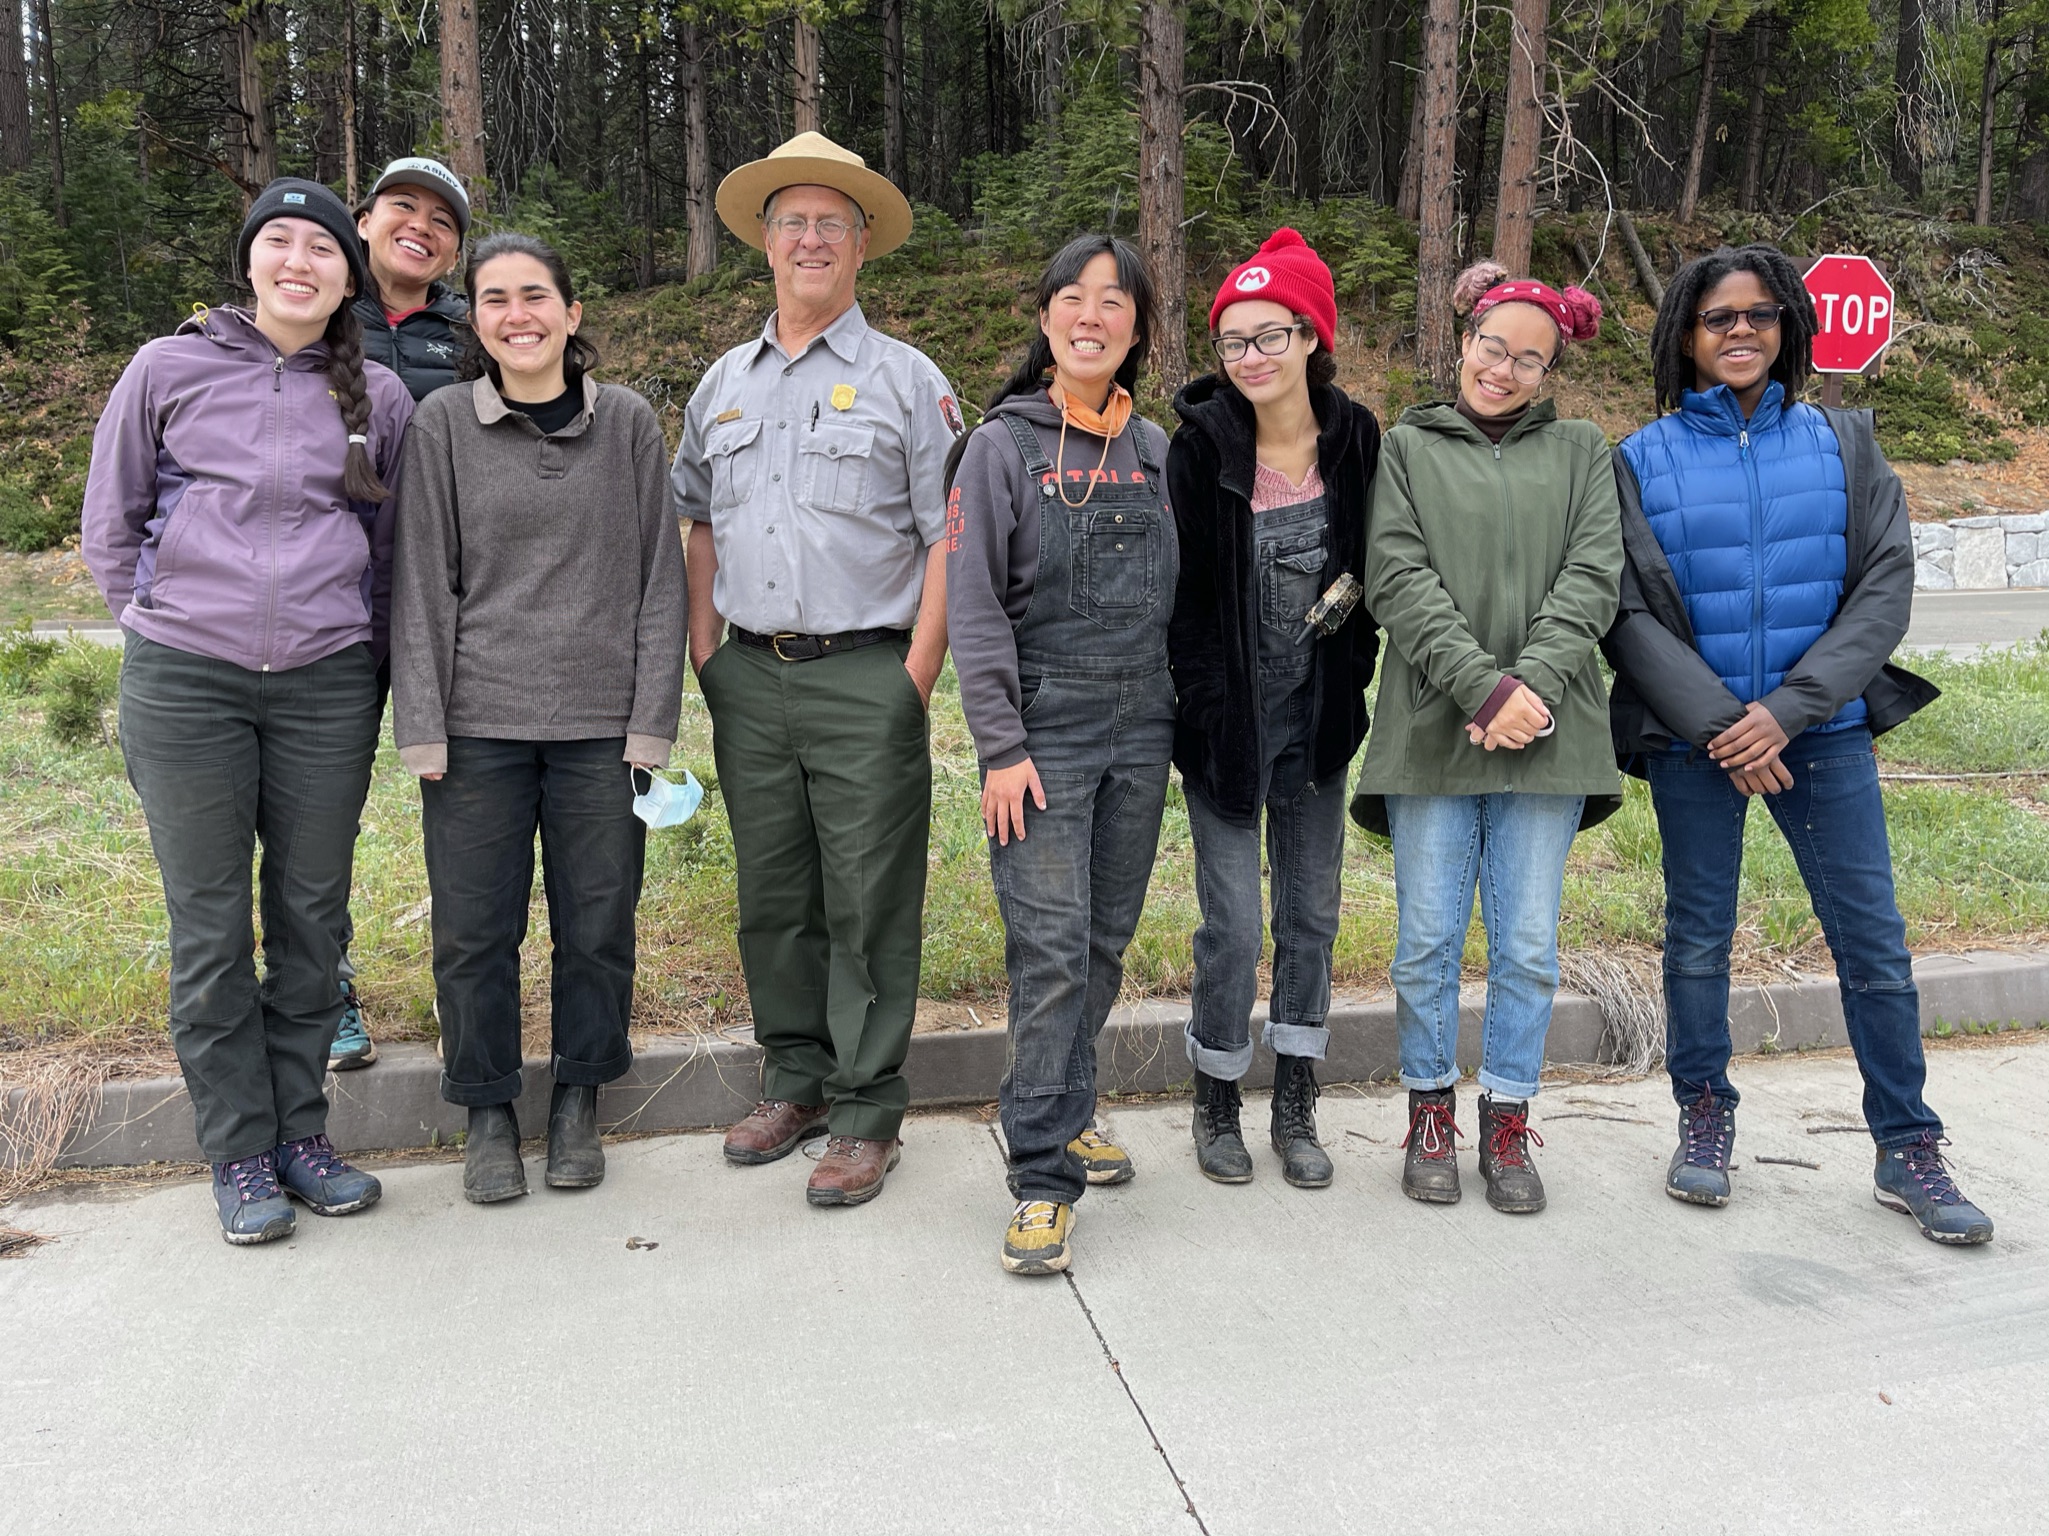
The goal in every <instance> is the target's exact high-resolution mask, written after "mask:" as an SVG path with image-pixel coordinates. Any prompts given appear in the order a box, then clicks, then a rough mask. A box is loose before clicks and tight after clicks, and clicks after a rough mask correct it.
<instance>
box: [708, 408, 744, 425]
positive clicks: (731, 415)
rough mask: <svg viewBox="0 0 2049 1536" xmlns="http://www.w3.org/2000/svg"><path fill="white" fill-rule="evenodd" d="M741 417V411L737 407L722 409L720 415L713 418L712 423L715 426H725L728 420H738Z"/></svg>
mask: <svg viewBox="0 0 2049 1536" xmlns="http://www.w3.org/2000/svg"><path fill="white" fill-rule="evenodd" d="M739 419H740V412H739V411H738V410H737V409H735V410H730V411H720V412H719V413H718V415H716V416H714V417H713V418H712V425H713V426H715V427H723V426H724V425H725V424H726V423H727V422H729V421H738V420H739Z"/></svg>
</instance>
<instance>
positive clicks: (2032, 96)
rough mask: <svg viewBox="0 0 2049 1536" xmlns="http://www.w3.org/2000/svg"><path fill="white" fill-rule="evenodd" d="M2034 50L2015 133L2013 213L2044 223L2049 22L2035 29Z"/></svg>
mask: <svg viewBox="0 0 2049 1536" xmlns="http://www.w3.org/2000/svg"><path fill="white" fill-rule="evenodd" d="M2031 52H2032V62H2033V64H2034V68H2033V69H2032V70H2031V71H2030V72H2029V75H2028V78H2027V80H2026V82H2025V85H2026V94H2025V95H2023V96H2022V97H2021V120H2020V127H2019V129H2018V131H2017V132H2016V133H2015V135H2014V168H2013V214H2014V217H2015V218H2020V219H2027V220H2028V221H2030V222H2031V223H2035V224H2041V223H2045V222H2049V78H2045V73H2049V23H2045V24H2043V25H2041V26H2038V27H2036V28H2035V38H2034V42H2033V44H2032V45H2031Z"/></svg>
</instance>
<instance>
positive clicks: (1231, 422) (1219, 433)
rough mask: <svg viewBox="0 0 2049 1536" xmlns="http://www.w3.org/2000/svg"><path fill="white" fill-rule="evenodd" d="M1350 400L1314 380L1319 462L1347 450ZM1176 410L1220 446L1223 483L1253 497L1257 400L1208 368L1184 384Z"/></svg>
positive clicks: (1313, 407)
mask: <svg viewBox="0 0 2049 1536" xmlns="http://www.w3.org/2000/svg"><path fill="white" fill-rule="evenodd" d="M1351 405H1352V400H1351V397H1350V396H1348V395H1347V394H1345V392H1344V391H1343V390H1341V389H1339V388H1338V387H1337V386H1336V385H1333V384H1312V385H1310V386H1309V408H1310V409H1311V410H1312V411H1314V412H1315V413H1316V459H1317V462H1318V463H1319V464H1329V463H1332V462H1333V461H1334V460H1335V459H1336V458H1337V457H1338V456H1339V454H1341V453H1342V452H1343V450H1344V443H1345V439H1346V437H1347V435H1348V434H1349V433H1350V432H1351V430H1352V424H1351V414H1350V407H1351ZM1174 413H1175V414H1176V415H1178V416H1179V417H1180V418H1181V420H1182V421H1183V422H1185V423H1186V424H1187V427H1188V428H1189V429H1192V430H1194V431H1196V432H1199V433H1200V434H1202V436H1204V437H1206V438H1208V439H1209V441H1210V443H1211V444H1212V445H1213V446H1214V447H1215V449H1216V456H1217V464H1218V467H1219V471H1220V473H1219V476H1218V478H1219V480H1220V481H1221V482H1222V484H1223V485H1224V487H1225V488H1226V489H1227V490H1231V491H1235V492H1236V493H1237V494H1238V495H1240V496H1243V497H1245V498H1247V499H1248V500H1249V499H1250V498H1251V496H1252V466H1253V464H1254V462H1255V460H1256V458H1257V451H1258V450H1257V443H1258V433H1259V421H1258V417H1257V416H1256V415H1255V414H1254V412H1253V409H1252V402H1251V401H1250V400H1247V399H1246V398H1245V397H1244V396H1243V395H1241V394H1239V393H1238V391H1237V389H1236V388H1234V387H1233V386H1231V385H1229V384H1227V383H1226V382H1225V381H1224V380H1222V379H1220V378H1218V377H1217V376H1216V375H1215V374H1213V373H1206V374H1204V375H1203V376H1202V377H1201V378H1199V379H1192V380H1190V381H1189V382H1188V383H1187V384H1185V385H1183V386H1182V389H1181V393H1179V394H1178V395H1176V396H1175V397H1174Z"/></svg>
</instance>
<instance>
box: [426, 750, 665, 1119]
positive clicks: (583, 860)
mask: <svg viewBox="0 0 2049 1536" xmlns="http://www.w3.org/2000/svg"><path fill="white" fill-rule="evenodd" d="M625 753H626V738H625V737H623V736H611V737H600V738H596V739H593V740H586V741H501V740H495V739H491V738H487V737H481V736H457V737H454V738H452V739H451V740H450V741H449V743H448V772H447V774H446V776H444V777H443V778H441V779H439V780H434V779H422V780H421V781H420V800H421V808H422V813H423V814H422V823H423V831H424V834H425V837H424V841H425V845H426V855H427V886H428V889H429V891H430V892H431V893H432V894H433V898H434V907H433V927H434V991H435V995H436V997H437V999H438V1000H439V1002H440V1006H441V1036H442V1041H443V1052H444V1056H445V1061H444V1063H443V1070H442V1074H441V1097H442V1098H444V1099H446V1100H447V1101H448V1102H449V1103H451V1104H467V1105H479V1104H510V1103H511V1102H513V1101H514V1100H515V1099H517V1098H518V1097H519V1095H520V1089H521V1087H522V1078H521V1073H520V1065H521V1052H520V1027H519V1025H520V1016H519V947H520V944H521V943H522V942H523V941H524V940H525V938H526V932H527V912H528V909H529V907H530V905H531V902H532V899H533V887H534V833H535V832H536V831H537V830H538V831H539V833H540V837H541V885H542V889H543V890H544V891H545V892H546V894H547V899H548V934H549V938H550V939H551V940H552V942H553V956H552V961H553V964H552V979H551V983H550V1016H551V1019H552V1025H553V1042H552V1051H553V1056H554V1061H553V1071H554V1076H555V1081H557V1082H558V1083H578V1084H586V1085H592V1086H595V1085H597V1084H601V1083H609V1082H611V1081H612V1080H613V1079H614V1078H617V1077H620V1076H623V1075H624V1073H625V1071H626V1069H627V1067H628V1066H630V1065H631V1064H632V1061H633V1048H632V1046H631V1045H630V1044H629V1043H628V1041H627V1036H626V1025H627V1019H628V1017H629V1015H630V1014H631V1012H632V1008H633V971H634V932H633V922H634V911H635V909H636V908H637V907H638V906H639V904H640V883H641V873H642V867H643V861H644V856H645V853H646V847H647V842H646V838H647V828H646V826H645V825H644V824H643V823H642V822H641V820H640V818H639V817H637V816H635V815H634V814H633V786H632V783H631V778H630V774H629V770H628V769H627V766H626V761H625Z"/></svg>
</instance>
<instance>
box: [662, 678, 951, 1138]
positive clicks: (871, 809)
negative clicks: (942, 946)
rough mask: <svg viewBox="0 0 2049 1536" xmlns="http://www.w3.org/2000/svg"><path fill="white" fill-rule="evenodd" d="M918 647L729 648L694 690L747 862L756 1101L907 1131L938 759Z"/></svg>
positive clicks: (860, 1126) (844, 1127)
mask: <svg viewBox="0 0 2049 1536" xmlns="http://www.w3.org/2000/svg"><path fill="white" fill-rule="evenodd" d="M908 649H909V647H908V645H907V644H906V643H902V642H898V643H891V644H884V645H871V646H868V647H866V648H865V649H862V650H858V651H849V652H847V653H845V654H843V655H839V656H827V657H822V658H820V659H819V660H817V661H797V662H784V661H778V660H776V658H775V657H774V656H773V655H772V654H770V653H769V652H767V651H760V650H755V649H753V648H752V647H749V646H743V645H740V644H738V643H737V642H735V641H731V640H728V641H727V642H726V643H725V644H724V645H723V646H721V647H720V648H719V650H718V652H717V654H715V655H714V656H713V657H712V659H711V660H710V661H709V662H708V663H706V665H705V669H704V675H703V677H702V678H701V679H700V683H701V685H702V687H703V689H704V697H705V702H706V703H707V704H708V705H709V706H710V707H711V719H712V750H713V753H714V755H715V757H716V758H717V760H718V768H719V793H720V794H721V795H722V796H723V797H724V799H725V803H726V812H727V815H728V816H729V817H730V819H731V821H732V827H733V848H734V852H735V854H736V855H737V856H738V862H739V866H740V964H741V967H742V969H743V970H745V972H746V973H747V993H748V996H749V998H750V1000H751V1001H752V1004H753V1008H754V1038H755V1040H756V1041H757V1042H759V1043H760V1045H761V1048H762V1052H763V1054H764V1057H765V1060H764V1063H763V1067H762V1093H763V1095H764V1096H765V1097H767V1098H772V1099H789V1100H792V1101H793V1102H796V1103H799V1104H817V1103H821V1102H823V1103H828V1104H830V1105H831V1106H832V1130H833V1133H834V1134H835V1135H840V1136H861V1137H867V1138H871V1139H877V1140H879V1139H883V1138H887V1137H891V1136H894V1135H896V1133H897V1129H898V1127H899V1126H900V1125H902V1123H903V1116H904V1109H905V1107H906V1106H907V1105H908V1104H909V1103H910V1087H909V1085H908V1084H907V1083H905V1081H904V1077H903V1064H904V1055H905V1053H906V1052H907V1051H908V1050H909V1049H910V1043H911V1021H912V1019H913V1017H914V1016H915V1014H916V1012H917V1004H918V959H919V949H920V946H921V943H922V940H923V924H924V907H925V859H926V849H927V846H928V844H929V842H930V836H931V823H932V754H931V746H930V740H929V736H928V732H927V730H926V721H925V709H924V704H923V701H922V700H920V699H919V697H918V690H917V686H916V685H915V684H914V683H912V681H911V678H910V674H909V673H907V672H906V671H904V655H905V653H906V651H907V650H908Z"/></svg>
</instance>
